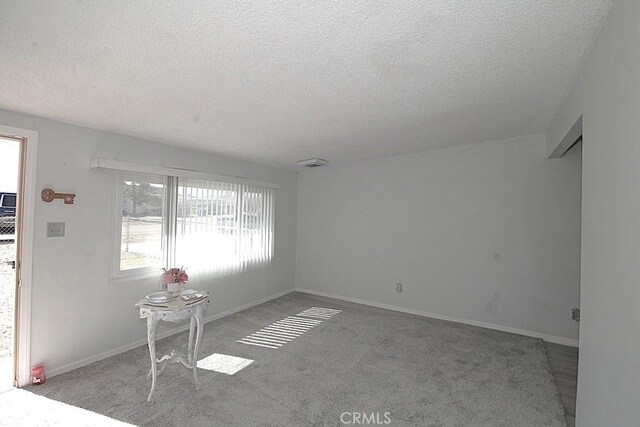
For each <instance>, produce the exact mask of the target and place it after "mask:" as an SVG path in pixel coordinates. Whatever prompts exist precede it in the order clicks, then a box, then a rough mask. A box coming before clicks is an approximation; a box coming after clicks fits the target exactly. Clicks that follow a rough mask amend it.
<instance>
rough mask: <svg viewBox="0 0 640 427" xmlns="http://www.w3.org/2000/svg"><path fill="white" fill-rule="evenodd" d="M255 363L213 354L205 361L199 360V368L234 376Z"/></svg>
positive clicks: (249, 360)
mask: <svg viewBox="0 0 640 427" xmlns="http://www.w3.org/2000/svg"><path fill="white" fill-rule="evenodd" d="M253 362H254V361H253V360H251V359H243V358H242V357H236V356H229V355H227V354H219V353H213V354H212V355H210V356H207V357H205V358H204V359H200V360H198V368H200V369H206V370H208V371H215V372H220V373H221V374H227V375H233V374H235V373H236V372H238V371H241V370H242V369H244V368H246V367H247V366H249V365H251V364H252V363H253Z"/></svg>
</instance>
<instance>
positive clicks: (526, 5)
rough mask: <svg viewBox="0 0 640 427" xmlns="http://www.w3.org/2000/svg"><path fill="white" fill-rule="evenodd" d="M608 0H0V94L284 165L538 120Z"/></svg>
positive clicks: (560, 92)
mask: <svg viewBox="0 0 640 427" xmlns="http://www.w3.org/2000/svg"><path fill="white" fill-rule="evenodd" d="M611 4H612V0H562V1H558V0H508V1H505V0H474V1H469V0H420V1H404V0H398V1H382V0H374V1H352V0H338V1H304V2H303V1H292V0H279V1H268V2H267V1H261V0H256V1H238V2H235V1H227V2H225V1H212V0H202V1H168V0H167V1H149V0H146V1H130V0H129V1H123V0H121V1H106V0H105V1H82V0H77V1H73V2H71V1H62V0H57V1H48V2H47V1H31V0H15V1H10V0H2V1H1V2H0V58H1V61H0V108H6V109H9V110H15V111H20V112H27V113H31V114H35V115H39V116H44V117H49V118H53V119H56V120H60V121H64V122H69V123H75V124H80V125H85V126H89V127H93V128H98V129H105V130H110V131H116V132H120V133H124V134H129V135H134V136H141V137H145V138H150V139H153V140H157V141H162V142H166V143H169V144H173V145H179V146H188V147H193V148H197V149H201V150H207V151H211V152H215V153H218V154H223V155H227V156H232V157H237V158H243V159H247V160H252V161H256V162H260V163H266V164H272V165H277V166H283V167H287V168H295V161H296V160H298V159H304V158H309V157H322V158H326V159H328V160H330V161H332V162H334V163H345V162H350V161H356V160H362V159H368V158H374V157H381V156H388V155H394V154H401V153H411V152H416V151H422V150H428V149H434V148H441V147H447V146H454V145H461V144H468V143H472V142H477V141H488V140H494V139H501V138H508V137H512V136H520V135H526V134H534V133H539V132H544V131H545V130H546V128H547V127H548V126H549V125H550V123H551V121H552V119H553V116H554V114H555V113H556V111H557V110H558V108H559V106H560V104H561V103H562V101H563V98H564V96H565V95H566V93H567V91H568V89H569V87H570V85H571V82H572V80H573V78H574V77H575V75H576V74H577V72H578V70H579V68H580V65H581V63H582V61H583V60H584V57H585V54H586V52H588V48H589V46H590V44H591V42H592V41H593V39H594V37H595V35H596V32H597V30H598V29H599V26H600V24H601V22H602V20H603V18H604V16H605V15H606V13H607V12H608V10H609V8H610V6H611Z"/></svg>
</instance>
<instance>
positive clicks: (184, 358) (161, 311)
mask: <svg viewBox="0 0 640 427" xmlns="http://www.w3.org/2000/svg"><path fill="white" fill-rule="evenodd" d="M208 305H209V295H208V294H207V297H206V298H204V299H201V300H199V301H195V302H189V301H183V300H182V298H180V297H178V298H176V299H175V300H171V301H168V302H166V303H163V304H151V303H149V302H148V301H147V300H145V299H142V300H140V301H138V303H136V306H138V307H139V309H140V318H141V319H144V318H146V319H147V341H148V343H149V356H150V357H151V369H150V370H149V373H148V374H147V379H149V378H151V391H150V392H149V397H147V403H149V404H151V403H153V393H154V392H155V390H156V381H157V377H158V375H160V374H161V373H162V372H164V369H165V368H166V366H167V364H168V363H181V364H182V365H183V366H184V367H185V368H187V369H191V370H192V371H193V380H194V382H195V385H196V390H198V389H199V388H200V384H199V383H198V373H197V372H196V365H197V363H198V348H199V347H200V342H201V340H202V334H203V332H204V322H203V320H202V313H203V312H204V310H206V308H207V306H208ZM187 319H190V320H191V324H190V326H189V343H188V348H187V354H181V353H177V352H176V351H175V350H171V353H170V354H166V355H164V356H162V357H161V358H160V359H156V329H157V327H158V323H159V322H160V320H164V321H166V322H174V323H178V322H181V321H183V320H187ZM196 326H197V333H196ZM194 337H195V342H194ZM158 364H160V366H159V367H158Z"/></svg>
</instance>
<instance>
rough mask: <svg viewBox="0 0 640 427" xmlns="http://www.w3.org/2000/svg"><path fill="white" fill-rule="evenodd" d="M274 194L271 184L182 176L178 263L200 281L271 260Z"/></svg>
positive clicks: (176, 250)
mask: <svg viewBox="0 0 640 427" xmlns="http://www.w3.org/2000/svg"><path fill="white" fill-rule="evenodd" d="M274 198H275V190H274V189H273V188H268V187H261V186H256V185H248V184H240V183H227V182H214V181H205V180H199V179H191V178H178V185H177V201H178V203H177V207H176V222H175V224H176V231H175V261H176V265H180V266H184V267H186V268H187V269H188V270H187V273H188V274H189V275H190V278H191V279H192V280H197V281H200V280H205V279H209V278H213V277H220V276H226V275H229V274H235V273H238V272H241V271H245V270H246V269H248V268H251V267H254V266H259V265H266V264H269V263H270V262H271V260H272V258H273V248H274V244H273V235H274V233H273V232H274V230H273V229H274V215H273V212H274Z"/></svg>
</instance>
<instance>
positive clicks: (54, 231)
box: [47, 222, 64, 237]
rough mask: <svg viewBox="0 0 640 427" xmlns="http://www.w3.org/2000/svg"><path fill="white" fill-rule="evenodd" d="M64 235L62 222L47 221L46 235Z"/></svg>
mask: <svg viewBox="0 0 640 427" xmlns="http://www.w3.org/2000/svg"><path fill="white" fill-rule="evenodd" d="M63 236H64V222H48V223H47V237H63Z"/></svg>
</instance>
